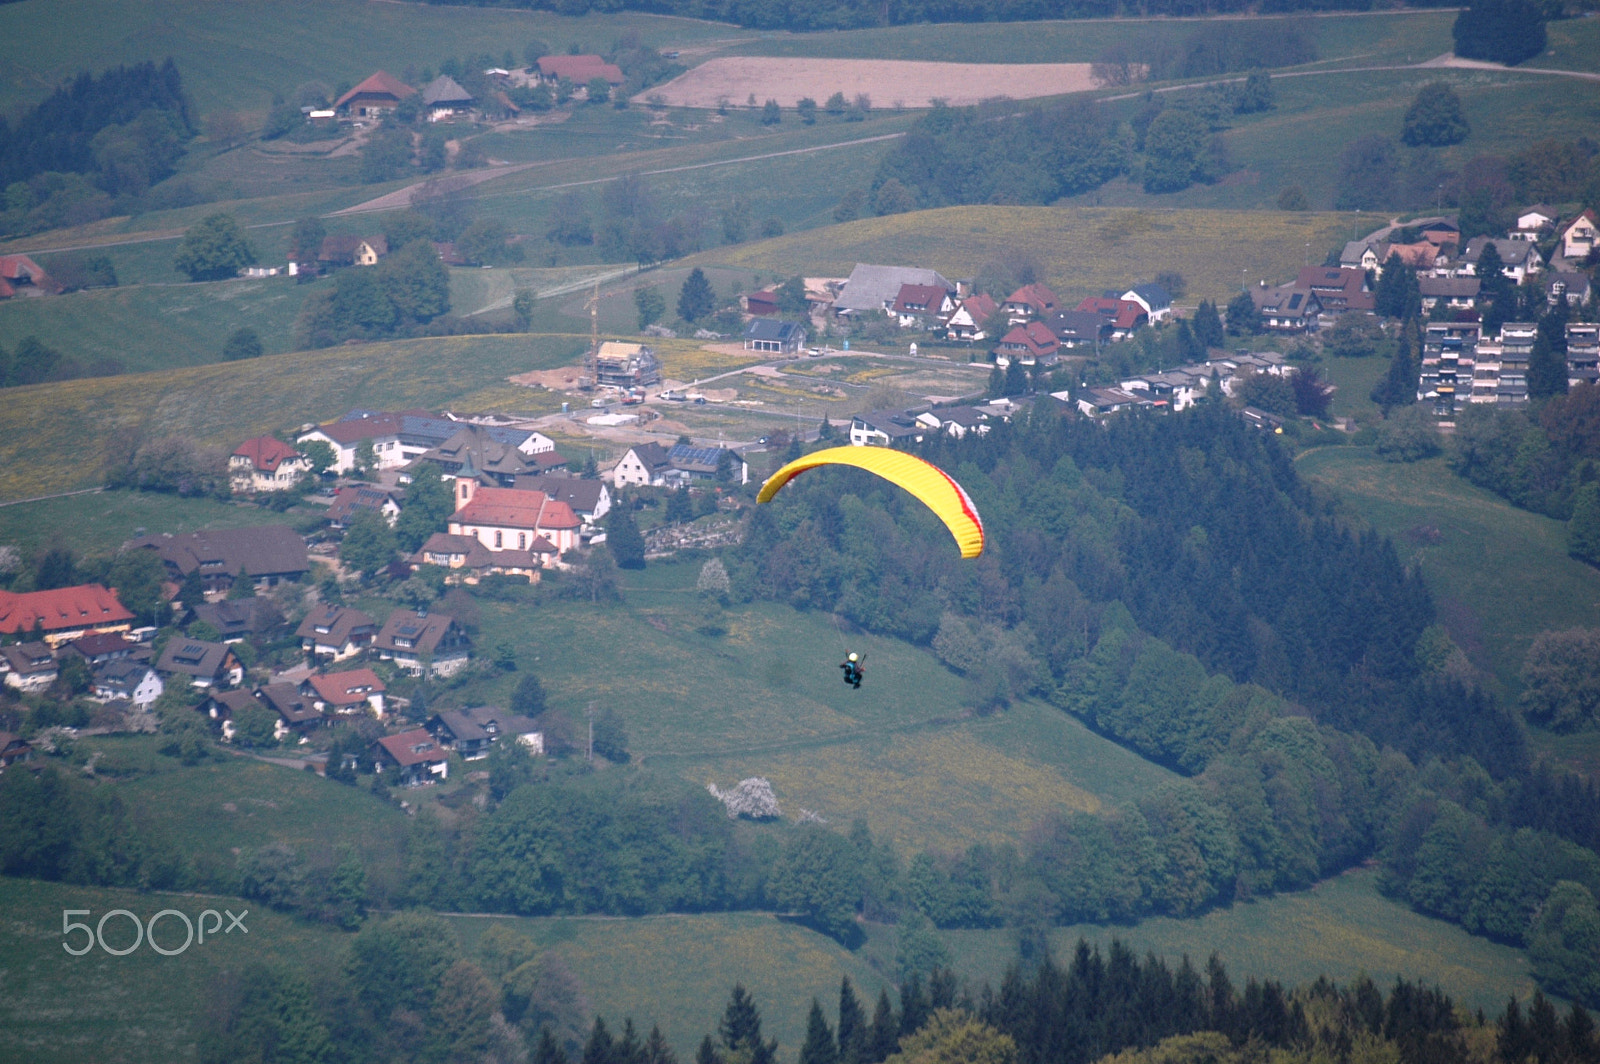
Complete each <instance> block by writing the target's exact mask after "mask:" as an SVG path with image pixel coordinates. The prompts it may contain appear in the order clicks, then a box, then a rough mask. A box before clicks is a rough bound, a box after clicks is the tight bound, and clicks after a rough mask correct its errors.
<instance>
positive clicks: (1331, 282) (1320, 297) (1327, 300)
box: [1284, 266, 1376, 314]
mask: <svg viewBox="0 0 1600 1064" xmlns="http://www.w3.org/2000/svg"><path fill="white" fill-rule="evenodd" d="M1292 287H1294V288H1303V289H1309V290H1310V291H1312V292H1314V293H1316V297H1317V302H1318V303H1319V304H1321V306H1322V309H1323V310H1325V311H1327V312H1328V313H1330V314H1343V313H1344V312H1345V311H1348V310H1353V311H1359V312H1362V313H1371V312H1372V308H1373V307H1374V306H1375V305H1376V304H1375V303H1374V300H1373V295H1372V292H1371V291H1370V290H1369V289H1368V287H1367V275H1366V274H1365V273H1363V272H1362V271H1360V270H1351V269H1346V268H1345V267H1343V266H1305V267H1302V268H1301V270H1300V274H1299V276H1297V277H1296V278H1295V280H1294V285H1293V286H1292ZM1284 309H1287V310H1290V311H1293V310H1294V309H1296V308H1292V307H1285V308H1284Z"/></svg>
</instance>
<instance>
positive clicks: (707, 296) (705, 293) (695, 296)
mask: <svg viewBox="0 0 1600 1064" xmlns="http://www.w3.org/2000/svg"><path fill="white" fill-rule="evenodd" d="M716 302H717V295H716V293H715V292H714V291H712V289H711V282H710V281H708V280H706V275H705V273H704V272H703V271H701V269H700V267H698V266H696V267H695V268H694V269H692V270H690V271H689V276H688V277H686V278H684V281H683V287H682V288H680V289H679V290H678V317H680V318H682V319H683V320H684V321H687V322H696V321H699V320H700V319H701V318H703V317H705V316H706V315H707V314H710V313H711V311H712V309H713V308H714V307H715V306H716Z"/></svg>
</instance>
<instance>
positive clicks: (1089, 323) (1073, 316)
mask: <svg viewBox="0 0 1600 1064" xmlns="http://www.w3.org/2000/svg"><path fill="white" fill-rule="evenodd" d="M1045 324H1046V325H1047V326H1049V328H1050V331H1051V332H1052V333H1054V334H1055V337H1056V339H1057V340H1058V341H1059V342H1060V344H1061V346H1062V347H1080V346H1083V345H1088V346H1090V347H1093V346H1095V345H1097V344H1101V343H1105V342H1107V341H1109V340H1110V339H1111V329H1112V323H1111V319H1109V318H1107V317H1105V315H1103V314H1096V313H1095V312H1093V311H1088V310H1058V311H1056V312H1055V313H1054V314H1052V315H1051V316H1050V320H1049V321H1047V322H1045Z"/></svg>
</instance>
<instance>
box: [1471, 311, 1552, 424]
mask: <svg viewBox="0 0 1600 1064" xmlns="http://www.w3.org/2000/svg"><path fill="white" fill-rule="evenodd" d="M1538 336H1539V328H1538V326H1537V325H1534V324H1533V323H1532V322H1509V321H1508V322H1506V323H1505V324H1504V325H1502V326H1500V333H1499V335H1498V336H1494V337H1489V336H1480V337H1479V339H1478V345H1477V350H1476V352H1475V354H1474V357H1473V367H1472V384H1471V391H1470V392H1469V394H1468V398H1469V400H1470V401H1471V402H1473V403H1488V404H1493V405H1495V406H1519V405H1521V404H1523V403H1526V402H1527V401H1528V358H1529V357H1530V356H1531V355H1532V353H1533V344H1534V341H1535V340H1536V339H1538Z"/></svg>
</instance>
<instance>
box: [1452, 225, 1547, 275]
mask: <svg viewBox="0 0 1600 1064" xmlns="http://www.w3.org/2000/svg"><path fill="white" fill-rule="evenodd" d="M1490 243H1493V244H1494V249H1495V251H1497V252H1499V253H1500V261H1501V262H1502V263H1503V264H1504V265H1503V267H1502V269H1501V272H1502V273H1504V274H1505V275H1506V276H1507V277H1509V278H1511V280H1512V281H1513V282H1514V283H1516V284H1521V283H1522V282H1523V281H1525V280H1526V279H1527V278H1528V277H1529V276H1530V275H1532V274H1536V273H1538V272H1539V271H1540V270H1542V269H1544V256H1543V255H1540V254H1539V249H1538V248H1536V247H1534V246H1533V243H1532V242H1531V241H1527V240H1492V241H1491V239H1490V238H1489V237H1486V236H1476V237H1473V238H1472V240H1471V242H1470V243H1468V244H1467V250H1466V251H1465V253H1463V254H1462V256H1461V265H1460V268H1459V269H1458V270H1457V273H1458V275H1460V276H1463V277H1476V276H1478V260H1479V259H1480V258H1482V257H1483V249H1484V248H1486V247H1488V246H1489V245H1490Z"/></svg>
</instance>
